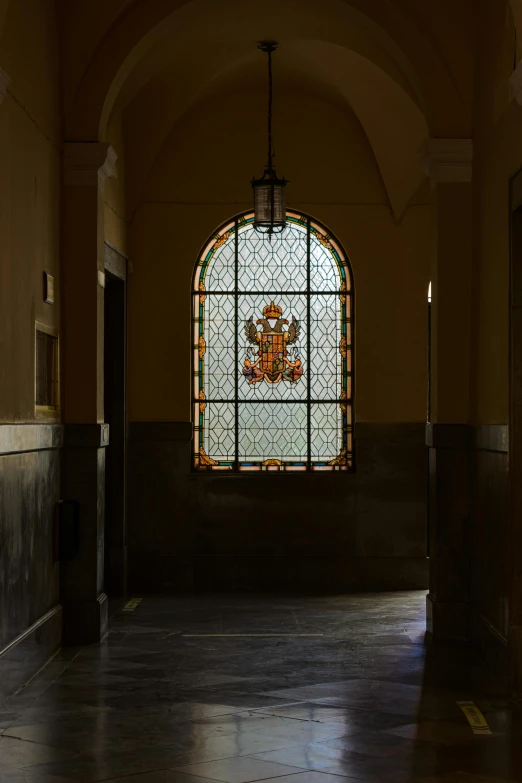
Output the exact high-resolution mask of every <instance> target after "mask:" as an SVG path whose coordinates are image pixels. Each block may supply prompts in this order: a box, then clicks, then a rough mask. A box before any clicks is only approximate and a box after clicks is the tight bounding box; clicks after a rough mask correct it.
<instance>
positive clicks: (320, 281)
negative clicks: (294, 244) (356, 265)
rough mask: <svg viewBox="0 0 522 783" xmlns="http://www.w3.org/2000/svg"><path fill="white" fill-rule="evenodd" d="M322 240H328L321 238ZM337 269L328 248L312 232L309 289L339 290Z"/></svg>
mask: <svg viewBox="0 0 522 783" xmlns="http://www.w3.org/2000/svg"><path fill="white" fill-rule="evenodd" d="M323 242H327V244H328V240H325V239H323ZM341 287H342V286H341V280H340V277H339V269H338V266H337V263H336V261H335V258H334V256H333V255H332V253H331V251H330V249H329V248H328V247H327V246H325V245H323V244H322V243H321V241H320V240H319V239H318V238H317V236H316V235H315V234H314V233H313V232H312V233H311V235H310V290H311V291H339V289H340V288H341Z"/></svg>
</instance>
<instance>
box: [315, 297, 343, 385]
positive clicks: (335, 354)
mask: <svg viewBox="0 0 522 783" xmlns="http://www.w3.org/2000/svg"><path fill="white" fill-rule="evenodd" d="M310 327H311V328H310V365H311V394H310V396H311V398H312V399H313V400H338V399H340V397H341V386H342V359H341V300H340V296H339V294H333V295H329V294H322V295H316V294H312V295H311V296H310Z"/></svg>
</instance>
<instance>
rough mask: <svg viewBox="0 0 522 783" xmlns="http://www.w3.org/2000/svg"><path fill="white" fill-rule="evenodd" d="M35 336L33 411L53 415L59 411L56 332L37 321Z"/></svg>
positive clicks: (43, 414) (38, 413)
mask: <svg viewBox="0 0 522 783" xmlns="http://www.w3.org/2000/svg"><path fill="white" fill-rule="evenodd" d="M35 338H36V341H35V411H36V414H37V415H41V416H53V417H54V416H57V415H58V411H59V384H58V377H59V375H58V334H57V332H56V331H55V330H54V329H51V328H50V327H48V326H45V325H44V324H39V323H37V324H36V332H35Z"/></svg>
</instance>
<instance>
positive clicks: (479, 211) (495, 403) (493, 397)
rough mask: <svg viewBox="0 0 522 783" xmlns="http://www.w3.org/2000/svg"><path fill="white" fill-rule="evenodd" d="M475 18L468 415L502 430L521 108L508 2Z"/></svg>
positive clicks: (521, 156) (521, 157) (521, 161)
mask: <svg viewBox="0 0 522 783" xmlns="http://www.w3.org/2000/svg"><path fill="white" fill-rule="evenodd" d="M479 12H480V17H479V20H478V21H479V23H478V25H477V29H478V42H477V60H476V92H475V95H476V98H475V162H474V171H473V177H474V190H475V201H474V207H475V214H474V226H475V230H474V235H475V252H474V258H475V269H474V298H475V302H474V309H473V324H472V325H473V329H472V334H473V354H474V362H473V370H472V403H473V405H472V410H473V418H474V421H475V422H476V423H480V424H502V423H504V424H505V423H507V421H508V406H509V390H508V384H509V355H508V350H509V312H508V306H509V220H510V216H509V180H510V177H511V176H512V175H513V174H515V173H516V171H517V170H518V169H519V168H520V167H521V166H522V107H521V106H519V105H518V104H517V102H516V101H515V100H513V98H512V95H511V91H510V87H509V78H510V76H511V74H512V72H513V67H514V42H515V28H514V24H513V18H512V15H511V12H510V8H509V2H508V0H498V2H495V3H489V2H481V3H480V4H479ZM519 35H522V30H521V31H520V32H519Z"/></svg>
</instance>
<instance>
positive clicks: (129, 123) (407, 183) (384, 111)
mask: <svg viewBox="0 0 522 783" xmlns="http://www.w3.org/2000/svg"><path fill="white" fill-rule="evenodd" d="M228 54H229V55H230V52H228ZM185 56H186V57H187V58H188V57H189V52H188V50H187V51H186V52H185ZM226 61H227V58H224V57H223V52H221V51H218V52H216V53H213V56H210V54H209V57H208V59H207V60H205V61H204V60H199V61H198V62H197V63H196V62H193V61H192V60H190V59H189V60H188V62H186V64H187V66H188V67H189V69H190V71H191V74H192V76H193V77H194V76H195V74H196V73H197V80H196V81H195V82H193V83H192V85H191V86H189V85H188V83H187V81H186V80H184V79H183V78H182V74H183V69H182V61H180V63H172V64H170V65H169V68H167V69H164V71H162V73H161V74H159V75H158V76H157V77H155V78H154V79H152V80H151V81H150V82H149V84H148V85H147V87H146V88H144V89H143V90H142V91H141V92H140V93H139V94H138V95H137V96H136V97H135V99H134V100H133V101H132V102H131V104H130V105H129V107H128V109H127V111H126V113H125V124H126V127H127V142H128V150H129V153H130V156H131V157H132V160H133V161H136V163H135V165H134V166H133V170H132V172H128V177H129V207H130V211H131V212H132V211H133V210H134V208H135V207H136V205H137V203H138V201H139V198H140V194H141V189H142V187H143V185H144V183H145V180H146V177H147V175H148V172H149V171H150V169H151V168H152V166H153V165H154V161H155V159H156V157H157V155H158V154H159V152H160V150H161V148H162V146H163V144H164V142H165V140H166V139H167V137H168V135H169V133H170V131H171V129H172V128H173V127H174V126H175V125H176V123H177V122H178V121H179V120H180V119H181V118H182V116H183V115H184V114H185V112H186V111H188V109H189V108H190V106H191V105H193V104H194V103H195V102H196V101H197V100H204V99H205V98H206V97H208V96H209V95H211V94H212V93H219V92H220V91H230V90H233V91H236V92H241V90H244V91H247V90H249V89H251V88H252V87H253V86H254V85H258V84H259V86H261V87H263V86H264V84H265V79H266V71H265V69H266V65H265V62H264V60H263V59H262V58H260V55H259V52H258V51H257V49H255V48H254V49H253V50H251V51H250V52H249V53H248V55H243V56H241V57H239V58H238V59H237V60H235V61H234V62H233V63H228V62H227V64H226V65H225V66H224V67H222V68H221V70H220V69H219V67H218V63H221V64H222V63H223V62H226ZM276 74H277V81H276V90H280V91H281V92H284V91H285V90H286V89H293V88H294V89H295V88H297V89H306V90H307V91H308V92H312V93H315V94H317V95H318V96H321V97H323V98H326V99H327V100H330V101H332V102H336V103H337V104H338V105H340V106H342V107H344V108H345V109H346V110H348V111H353V112H354V113H355V114H356V116H357V117H358V118H359V121H360V122H361V124H362V126H363V129H364V131H365V133H366V135H367V137H368V139H369V142H370V144H371V146H372V148H373V150H374V154H375V157H376V162H377V165H378V167H379V169H380V172H381V176H382V178H383V182H384V185H385V187H386V189H387V192H388V196H389V199H390V204H391V206H392V209H393V211H394V214H395V216H396V217H397V218H400V217H401V216H402V214H403V212H404V210H405V208H406V206H407V203H408V201H409V200H410V198H411V196H412V194H413V193H414V192H415V191H416V190H417V188H418V187H419V185H420V183H421V182H422V180H423V177H424V175H423V173H422V171H421V168H420V165H419V161H418V158H417V150H418V148H419V147H420V145H421V144H422V142H423V141H424V139H425V138H426V136H427V127H426V121H425V118H424V115H423V113H422V111H421V110H420V108H419V106H418V105H417V103H416V102H415V101H414V100H413V98H412V97H411V96H410V95H408V94H407V93H406V92H405V91H404V90H403V89H402V88H401V87H400V86H399V85H398V84H397V82H395V81H394V80H393V79H392V78H391V77H390V76H388V74H387V73H385V72H384V71H383V70H382V69H380V68H378V67H377V66H376V65H375V64H374V63H373V62H371V61H370V60H368V59H366V58H363V57H361V56H360V55H358V54H356V53H355V52H353V51H350V50H348V49H345V48H343V47H340V46H336V45H332V44H326V43H324V42H321V41H293V42H290V43H288V44H285V45H283V46H282V47H281V48H280V50H279V51H278V53H277V68H276ZM347 75H348V76H349V78H346V77H347Z"/></svg>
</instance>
